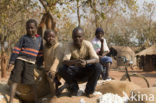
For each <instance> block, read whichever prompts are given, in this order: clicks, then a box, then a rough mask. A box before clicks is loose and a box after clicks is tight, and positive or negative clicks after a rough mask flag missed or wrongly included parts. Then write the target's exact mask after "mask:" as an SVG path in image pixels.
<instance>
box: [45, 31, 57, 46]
mask: <svg viewBox="0 0 156 103" xmlns="http://www.w3.org/2000/svg"><path fill="white" fill-rule="evenodd" d="M44 39H45V41H46V43H47V44H48V45H49V46H53V45H55V44H56V35H55V32H54V31H53V30H46V31H45V32H44Z"/></svg>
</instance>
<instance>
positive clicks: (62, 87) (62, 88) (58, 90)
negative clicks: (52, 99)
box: [56, 83, 69, 96]
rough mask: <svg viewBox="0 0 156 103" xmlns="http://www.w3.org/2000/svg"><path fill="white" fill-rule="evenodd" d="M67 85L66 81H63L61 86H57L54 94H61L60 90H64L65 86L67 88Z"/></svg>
mask: <svg viewBox="0 0 156 103" xmlns="http://www.w3.org/2000/svg"><path fill="white" fill-rule="evenodd" d="M68 87H69V85H68V84H67V83H65V84H64V85H63V86H61V87H60V88H57V89H56V96H60V94H61V92H62V91H63V90H64V89H66V88H68Z"/></svg>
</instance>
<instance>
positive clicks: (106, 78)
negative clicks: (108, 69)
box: [103, 76, 112, 80]
mask: <svg viewBox="0 0 156 103" xmlns="http://www.w3.org/2000/svg"><path fill="white" fill-rule="evenodd" d="M103 80H112V78H111V77H109V76H108V77H104V78H103Z"/></svg>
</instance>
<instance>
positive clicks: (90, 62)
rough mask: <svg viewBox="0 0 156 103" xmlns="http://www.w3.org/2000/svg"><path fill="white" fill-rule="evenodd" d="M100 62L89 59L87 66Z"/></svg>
mask: <svg viewBox="0 0 156 103" xmlns="http://www.w3.org/2000/svg"><path fill="white" fill-rule="evenodd" d="M98 62H99V59H89V60H86V64H93V63H98Z"/></svg>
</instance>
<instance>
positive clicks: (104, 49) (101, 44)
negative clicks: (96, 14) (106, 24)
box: [92, 28, 112, 80]
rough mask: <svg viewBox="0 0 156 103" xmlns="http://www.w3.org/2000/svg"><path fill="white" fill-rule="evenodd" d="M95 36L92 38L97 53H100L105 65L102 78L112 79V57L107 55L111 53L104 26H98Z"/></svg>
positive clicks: (102, 62) (101, 61) (101, 60)
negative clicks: (110, 74)
mask: <svg viewBox="0 0 156 103" xmlns="http://www.w3.org/2000/svg"><path fill="white" fill-rule="evenodd" d="M95 36H96V37H95V38H94V39H93V40H92V44H93V47H94V49H95V51H96V53H97V54H98V55H99V58H100V63H101V64H102V65H103V72H102V79H103V80H106V79H110V77H109V69H110V65H111V64H112V58H111V57H108V56H106V54H107V53H109V48H108V46H107V42H106V39H105V38H104V37H103V36H104V31H103V29H102V28H97V29H96V32H95Z"/></svg>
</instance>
